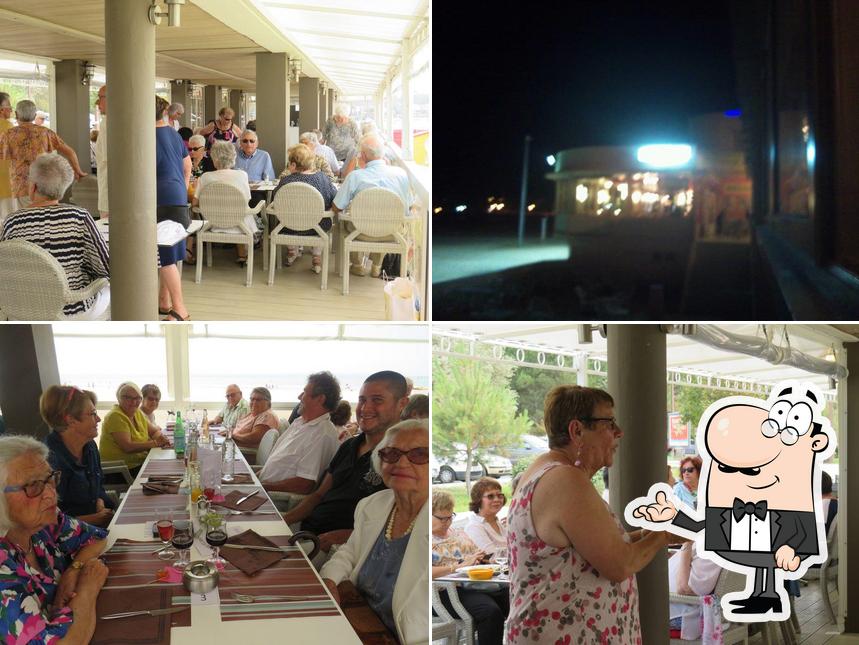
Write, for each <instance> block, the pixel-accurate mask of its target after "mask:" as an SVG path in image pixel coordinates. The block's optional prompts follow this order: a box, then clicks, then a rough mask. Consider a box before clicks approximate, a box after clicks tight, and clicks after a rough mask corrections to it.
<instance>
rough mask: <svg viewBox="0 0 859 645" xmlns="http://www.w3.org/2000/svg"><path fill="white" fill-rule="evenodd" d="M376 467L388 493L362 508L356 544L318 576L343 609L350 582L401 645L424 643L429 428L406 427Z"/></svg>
mask: <svg viewBox="0 0 859 645" xmlns="http://www.w3.org/2000/svg"><path fill="white" fill-rule="evenodd" d="M372 459H373V468H374V469H375V470H376V472H378V473H379V474H381V476H382V481H384V483H385V485H386V486H387V487H388V490H383V491H380V492H378V493H375V494H373V495H370V496H369V497H365V498H364V499H362V500H361V501H360V502H358V506H357V507H356V509H355V529H354V531H353V532H352V535H351V536H350V537H349V540H348V541H347V542H346V544H344V545H343V546H341V547H340V549H339V550H338V551H337V552H336V553H335V554H334V555H333V556H332V557H331V559H330V560H329V561H328V562H327V563H326V564H325V565H324V566H323V567H322V569H321V570H320V572H319V575H320V576H321V577H322V581H323V582H324V583H325V584H326V586H327V587H328V589H329V591H330V592H331V595H332V596H334V598H335V600H337V601H338V602H340V593H339V591H338V588H337V585H338V584H340V583H342V582H343V581H345V580H346V579H347V578H348V579H349V581H351V582H352V583H353V584H354V585H355V587H356V589H357V591H358V592H359V593H360V594H361V596H363V598H364V600H366V602H367V604H368V605H369V606H370V607H371V608H372V609H373V611H374V612H375V613H376V615H377V616H378V617H379V618H380V619H381V621H382V622H383V623H384V624H385V626H386V627H387V628H388V629H389V630H390V631H391V632H392V633H394V634H395V635H396V637H397V639H398V640H399V642H400V643H405V644H409V643H424V642H426V640H427V631H428V628H429V619H428V613H427V605H428V601H429V574H428V567H427V562H428V561H429V538H428V535H429V506H428V504H427V499H428V497H429V466H428V462H429V428H428V426H427V423H426V422H425V421H416V420H412V419H410V420H408V421H401V422H400V423H397V424H396V425H394V426H391V427H390V428H388V430H387V432H386V433H385V436H384V438H383V439H382V441H380V442H379V444H378V445H377V446H376V448H375V449H374V450H373V456H372Z"/></svg>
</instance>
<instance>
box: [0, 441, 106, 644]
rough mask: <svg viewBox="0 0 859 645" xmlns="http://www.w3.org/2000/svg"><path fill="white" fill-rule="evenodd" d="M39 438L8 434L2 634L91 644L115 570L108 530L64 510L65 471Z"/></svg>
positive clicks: (2, 473) (1, 519)
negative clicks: (99, 604)
mask: <svg viewBox="0 0 859 645" xmlns="http://www.w3.org/2000/svg"><path fill="white" fill-rule="evenodd" d="M47 456H48V448H47V447H46V446H45V445H44V444H42V443H40V442H38V441H36V440H35V439H33V438H32V437H22V436H4V437H0V487H2V489H3V494H2V495H0V536H2V537H0V634H2V635H3V637H4V641H3V642H4V643H12V644H19V643H20V644H21V645H23V644H24V643H54V642H59V643H88V642H89V641H90V639H91V638H92V635H93V633H94V632H95V622H96V615H95V608H96V599H97V598H98V594H99V592H100V591H101V588H102V586H104V583H105V580H106V579H107V573H108V569H107V567H106V566H105V565H104V563H103V562H102V561H101V560H99V559H98V556H99V555H100V554H101V553H102V552H103V551H104V547H105V541H104V538H105V537H106V536H107V531H105V530H103V529H100V528H97V527H95V526H92V525H90V524H87V523H85V522H80V521H78V520H76V519H74V518H73V517H71V516H68V515H66V514H65V513H63V512H62V511H61V510H59V509H58V508H57V481H58V480H59V472H58V471H52V470H51V466H50V465H49V464H48V462H47V460H46V457H47Z"/></svg>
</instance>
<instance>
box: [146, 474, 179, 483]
mask: <svg viewBox="0 0 859 645" xmlns="http://www.w3.org/2000/svg"><path fill="white" fill-rule="evenodd" d="M147 481H148V482H149V483H150V484H154V483H155V482H171V483H172V482H179V481H182V475H150V476H149V477H147Z"/></svg>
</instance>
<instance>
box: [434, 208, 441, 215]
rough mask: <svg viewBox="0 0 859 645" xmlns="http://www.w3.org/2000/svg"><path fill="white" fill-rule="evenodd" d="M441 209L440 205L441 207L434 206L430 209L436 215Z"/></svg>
mask: <svg viewBox="0 0 859 645" xmlns="http://www.w3.org/2000/svg"><path fill="white" fill-rule="evenodd" d="M441 211H442V207H441V206H436V207H435V208H433V209H432V212H433V213H435V214H436V215H438V214H439V213H441Z"/></svg>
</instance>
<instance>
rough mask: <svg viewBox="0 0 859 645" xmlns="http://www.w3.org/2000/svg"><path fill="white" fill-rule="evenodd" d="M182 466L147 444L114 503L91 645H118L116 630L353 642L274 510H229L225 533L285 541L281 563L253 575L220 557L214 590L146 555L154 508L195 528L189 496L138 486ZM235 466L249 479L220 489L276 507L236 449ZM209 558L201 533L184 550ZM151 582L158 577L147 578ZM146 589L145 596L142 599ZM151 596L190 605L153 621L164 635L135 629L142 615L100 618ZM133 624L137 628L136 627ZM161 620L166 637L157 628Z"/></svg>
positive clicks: (181, 640)
mask: <svg viewBox="0 0 859 645" xmlns="http://www.w3.org/2000/svg"><path fill="white" fill-rule="evenodd" d="M182 472H184V462H183V461H182V460H180V459H177V458H176V454H175V452H174V451H173V450H172V449H157V448H156V449H152V450H151V451H150V452H149V455H148V456H147V458H146V461H145V462H144V463H143V466H142V467H141V469H140V472H139V473H138V475H137V477H136V479H135V480H134V483H133V484H132V485H131V487H130V489H129V491H128V492H127V493H126V495H125V497H124V498H123V500H122V503H121V504H120V506H119V508H118V509H117V512H116V514H115V515H114V518H113V520H112V522H111V523H110V526H109V527H108V528H109V535H108V538H107V540H108V543H107V549H106V550H105V555H104V560H105V561H106V563H107V565H108V567H109V568H110V573H109V575H108V578H107V582H106V583H105V585H104V587H103V589H102V591H101V594H100V596H99V605H98V608H97V614H98V616H99V620H98V621H97V627H96V634H95V637H94V639H93V641H92V642H93V643H110V642H117V641H116V638H117V636H116V634H117V631H116V630H117V629H121V630H124V631H123V633H124V634H127V635H128V637H127V639H125V638H124V639H123V640H122V642H124V643H140V644H141V645H144V644H146V643H165V642H167V643H170V642H172V643H175V644H177V645H183V644H188V645H192V644H193V645H199V644H200V643H205V644H206V645H212V644H216V643H224V644H228V645H235V644H236V643H241V644H242V645H251V644H254V643H277V642H284V641H285V639H287V637H288V640H289V641H291V642H295V643H325V644H326V645H330V643H338V644H340V643H360V642H361V640H360V639H359V638H358V635H357V634H356V633H355V631H354V630H353V629H352V627H351V626H350V624H349V622H348V621H347V620H346V618H345V616H344V615H343V612H342V611H341V609H340V607H339V606H338V605H337V603H336V602H335V601H334V600H333V598H332V597H331V595H330V594H329V593H328V590H327V588H326V587H325V585H324V584H323V583H322V580H321V578H320V577H319V575H318V573H317V572H316V570H315V569H313V567H312V565H311V564H310V561H309V560H308V559H307V556H306V555H305V554H304V552H303V551H302V550H301V548H299V547H297V546H296V547H289V546H288V545H287V539H288V538H289V537H290V536H291V532H290V530H289V527H288V526H287V525H286V523H285V522H284V521H283V519H282V517H281V516H280V514H279V513H271V514H262V513H259V514H254V515H235V516H230V517H229V518H228V520H227V533H228V536H229V537H228V543H229V542H230V541H231V540H232V539H233V538H234V537H235V536H236V535H238V534H240V533H242V532H244V531H246V530H248V529H252V530H253V531H255V532H256V533H257V534H259V535H261V536H264V537H265V538H267V539H268V540H270V541H272V542H274V543H275V544H276V545H279V546H284V547H286V556H285V557H284V558H283V559H282V560H280V561H279V562H277V563H275V564H274V565H272V566H269V567H267V568H265V569H262V570H261V571H259V572H257V573H255V574H254V575H252V576H248V575H246V574H245V573H244V572H242V571H241V570H239V569H238V568H236V567H234V566H233V565H232V564H231V563H227V564H226V566H225V568H224V569H223V570H222V571H221V572H220V581H219V586H218V588H217V589H216V590H214V591H212V592H210V593H208V594H190V593H189V592H188V591H186V590H185V588H184V586H183V585H182V583H181V581H180V580H179V579H178V574H177V573H176V571H175V570H172V571H171V570H168V569H165V567H166V566H168V565H170V564H171V563H172V561H167V562H165V561H163V560H160V559H158V557H157V555H155V553H154V551H156V550H157V549H158V548H159V547H160V545H161V541H160V540H159V539H158V538H157V537H155V536H154V534H153V528H152V527H153V522H154V521H155V519H156V517H155V515H156V509H163V508H165V507H171V508H172V509H173V513H174V519H187V518H188V517H190V518H191V519H192V521H193V522H194V526H195V528H197V530H198V531H199V530H200V528H199V524H198V522H197V520H196V517H195V516H196V513H195V512H194V509H192V508H191V501H190V495H188V494H160V495H144V494H143V487H142V484H143V483H144V482H146V481H147V480H148V479H149V478H150V477H153V476H157V475H161V476H165V475H171V474H179V473H182ZM235 472H236V473H237V474H244V475H245V477H244V480H245V481H246V482H248V483H241V484H235V485H227V484H222V492H223V494H224V495H227V494H229V493H230V492H231V491H235V490H238V491H242V492H250V491H252V490H254V489H257V488H258V489H259V490H260V492H259V493H258V494H259V495H265V502H264V503H263V504H262V505H261V506H260V507H259V509H258V510H259V511H267V510H268V509H271V510H274V504H273V503H272V501H271V499H270V498H269V496H268V495H267V494H266V493H265V490H264V489H263V488H262V486H261V485H260V482H259V479H258V478H257V476H256V474H255V473H254V472H253V470H252V469H251V468H250V466H249V465H248V464H247V462H246V461H245V459H244V457H243V456H242V455H241V453H240V452H238V451H237V454H236V463H235ZM248 476H249V477H248ZM210 555H211V550H210V547H209V546H208V545H207V544H206V542H205V530H204V529H203V530H202V534H198V535H197V537H196V538H195V540H194V545H193V546H192V547H191V553H190V560H191V561H194V560H205V559H206V558H207V557H209V556H210ZM159 572H160V573H159ZM153 574H154V575H153ZM159 578H163V580H160V581H158V582H155V580H158V579H159ZM237 592H238V593H250V594H290V595H291V598H290V599H289V600H285V601H280V600H279V601H277V602H257V603H251V604H243V603H239V602H238V601H237V600H235V599H234V596H233V593H237ZM144 594H147V595H146V596H145V597H144V596H143V595H144ZM305 596H306V597H305ZM141 598H143V599H141ZM153 602H156V603H157V602H160V603H161V604H160V605H159V607H160V608H171V607H173V608H178V607H181V606H182V605H185V606H187V605H190V609H189V610H186V611H178V612H177V613H174V614H172V615H168V616H166V617H164V616H162V617H159V618H160V619H162V620H161V631H162V634H161V635H160V637H159V638H153V639H151V640H145V639H141V636H140V634H141V633H142V630H143V628H144V627H146V628H149V627H151V625H152V621H153V620H154V619H153V618H150V617H144V619H145V620H148V621H149V623H146V624H144V623H143V622H141V623H138V622H135V621H140V620H141V618H140V617H134V618H125V619H117V620H103V619H102V618H101V616H102V615H103V614H105V613H106V612H109V613H112V612H116V611H133V610H135V609H152V608H153V607H152V606H151V604H152V603H153ZM135 603H137V604H141V603H149V604H150V606H143V607H141V606H134V604H135ZM164 618H166V622H165V621H164V620H163V619H164ZM108 624H109V625H108ZM138 624H139V625H141V628H140V630H138V627H137V625H138ZM165 625H166V626H167V629H169V634H165V633H163V632H164V631H165V627H164V626H165ZM133 636H136V637H133Z"/></svg>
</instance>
